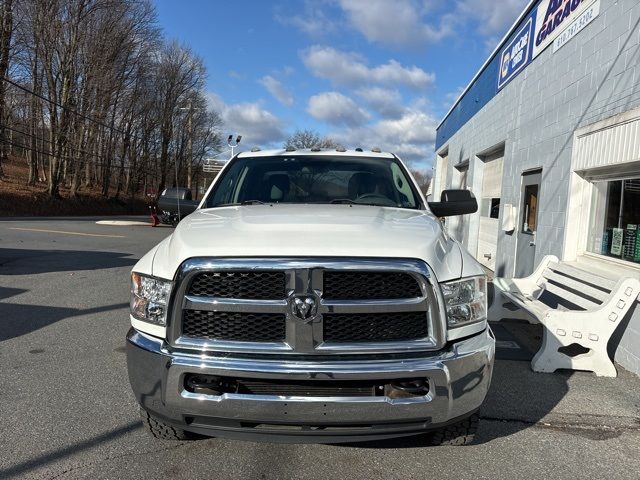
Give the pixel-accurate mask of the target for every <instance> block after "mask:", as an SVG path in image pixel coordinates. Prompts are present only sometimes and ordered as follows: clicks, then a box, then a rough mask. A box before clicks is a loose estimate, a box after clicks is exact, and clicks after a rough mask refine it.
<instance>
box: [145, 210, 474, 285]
mask: <svg viewBox="0 0 640 480" xmlns="http://www.w3.org/2000/svg"><path fill="white" fill-rule="evenodd" d="M192 257H304V258H308V257H347V258H353V257H376V258H394V257H395V258H414V259H421V260H424V261H425V262H427V264H429V265H430V266H431V268H432V269H433V270H434V273H435V275H436V277H437V279H438V280H439V281H446V280H451V279H456V278H460V276H461V275H462V263H463V260H462V257H463V254H462V252H461V249H460V246H459V245H458V244H457V243H456V242H455V241H453V240H451V239H450V238H448V236H446V235H445V234H444V233H443V231H442V228H441V226H440V223H439V221H438V219H437V218H435V217H434V216H433V215H432V214H431V213H430V212H428V211H424V210H409V209H398V208H389V207H373V206H365V205H283V204H280V205H250V206H234V207H223V208H212V209H202V210H197V211H195V212H194V213H192V214H191V215H189V216H187V217H186V218H185V219H184V220H182V222H180V224H179V225H178V227H177V228H176V230H175V231H174V233H173V235H171V236H170V237H168V238H167V239H165V240H164V241H163V242H161V243H160V244H159V245H158V246H157V248H156V250H155V255H154V256H153V263H152V272H151V273H152V274H153V275H154V276H157V277H160V278H167V279H170V278H173V277H174V275H175V273H176V271H177V269H178V267H179V266H180V264H181V263H182V262H184V261H185V260H187V259H189V258H192Z"/></svg>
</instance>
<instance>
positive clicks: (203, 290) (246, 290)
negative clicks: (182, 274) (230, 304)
mask: <svg viewBox="0 0 640 480" xmlns="http://www.w3.org/2000/svg"><path fill="white" fill-rule="evenodd" d="M189 295H194V296H198V297H218V298H239V299H261V300H277V299H282V298H285V297H286V296H287V295H286V292H285V276H284V272H259V271H258V272H256V271H232V272H203V273H198V274H197V275H196V276H195V277H194V278H193V280H192V281H191V286H190V288H189Z"/></svg>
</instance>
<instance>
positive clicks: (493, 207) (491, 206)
mask: <svg viewBox="0 0 640 480" xmlns="http://www.w3.org/2000/svg"><path fill="white" fill-rule="evenodd" d="M480 216H482V217H487V218H500V199H499V198H483V199H482V200H481V203H480Z"/></svg>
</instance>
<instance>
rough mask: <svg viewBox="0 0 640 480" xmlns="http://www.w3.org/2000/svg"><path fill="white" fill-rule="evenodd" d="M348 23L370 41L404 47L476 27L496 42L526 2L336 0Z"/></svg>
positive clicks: (484, 0)
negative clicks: (465, 28) (465, 27)
mask: <svg viewBox="0 0 640 480" xmlns="http://www.w3.org/2000/svg"><path fill="white" fill-rule="evenodd" d="M337 2H338V5H339V6H340V7H341V9H342V10H343V12H344V13H345V16H346V18H347V19H348V22H349V23H350V24H351V26H352V27H353V28H355V29H356V30H357V31H358V32H360V33H361V34H362V35H363V36H364V37H365V38H366V39H367V40H369V41H370V42H376V43H381V44H385V45H392V46H396V47H407V46H416V45H425V44H430V43H436V42H439V41H441V40H443V39H445V38H448V37H452V36H454V35H455V34H456V32H459V31H460V29H461V28H463V27H464V26H466V25H468V24H471V25H475V26H476V28H477V31H478V33H479V34H480V35H482V36H483V37H486V38H485V42H487V43H489V42H494V43H495V42H497V39H498V38H500V37H502V35H504V34H505V33H506V31H507V28H508V27H509V26H510V25H511V24H512V23H513V22H514V21H515V19H516V18H517V16H518V14H519V13H520V12H522V11H523V10H524V8H525V6H526V4H527V3H528V0H500V1H496V0H455V1H453V0H450V1H447V2H443V1H438V0H393V1H392V0H367V1H363V0H337ZM443 7H446V9H447V10H444V8H443Z"/></svg>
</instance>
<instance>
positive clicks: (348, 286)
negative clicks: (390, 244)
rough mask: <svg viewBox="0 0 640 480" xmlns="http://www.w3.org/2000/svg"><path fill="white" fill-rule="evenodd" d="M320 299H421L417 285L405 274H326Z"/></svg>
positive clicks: (420, 291) (420, 292)
mask: <svg viewBox="0 0 640 480" xmlns="http://www.w3.org/2000/svg"><path fill="white" fill-rule="evenodd" d="M322 290H323V298H324V299H326V300H349V299H351V300H383V299H396V298H417V297H421V296H422V290H420V285H418V282H417V281H416V279H415V278H414V277H412V276H411V275H409V274H408V273H399V272H336V271H332V272H325V274H324V285H323V289H322Z"/></svg>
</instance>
